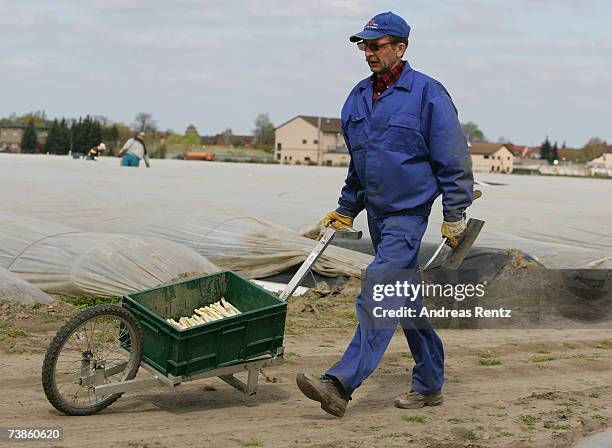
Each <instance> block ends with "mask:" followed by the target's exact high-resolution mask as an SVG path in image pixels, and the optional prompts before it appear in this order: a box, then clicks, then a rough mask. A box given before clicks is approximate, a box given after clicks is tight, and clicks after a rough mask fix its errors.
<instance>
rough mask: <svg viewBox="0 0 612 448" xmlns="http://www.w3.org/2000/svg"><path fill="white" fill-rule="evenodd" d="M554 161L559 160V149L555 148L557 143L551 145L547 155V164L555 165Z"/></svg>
mask: <svg viewBox="0 0 612 448" xmlns="http://www.w3.org/2000/svg"><path fill="white" fill-rule="evenodd" d="M555 160H559V148H558V147H557V142H555V143H554V144H553V145H552V148H550V153H548V163H550V164H551V165H552V164H553V163H555Z"/></svg>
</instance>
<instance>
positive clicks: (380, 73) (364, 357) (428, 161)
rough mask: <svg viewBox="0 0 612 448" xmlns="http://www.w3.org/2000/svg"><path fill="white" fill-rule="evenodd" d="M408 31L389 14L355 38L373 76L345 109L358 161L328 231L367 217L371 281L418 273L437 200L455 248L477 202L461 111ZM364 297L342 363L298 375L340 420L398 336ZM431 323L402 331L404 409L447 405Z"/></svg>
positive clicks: (438, 345) (440, 352) (380, 16)
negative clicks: (410, 57)
mask: <svg viewBox="0 0 612 448" xmlns="http://www.w3.org/2000/svg"><path fill="white" fill-rule="evenodd" d="M409 33H410V27H409V26H408V24H407V23H406V22H405V21H404V19H402V18H401V17H399V16H397V15H395V14H393V13H391V12H386V13H381V14H378V15H377V16H375V17H374V18H373V19H371V20H370V21H369V22H368V23H367V24H366V25H365V28H364V29H363V31H361V32H360V33H358V34H355V35H353V36H351V37H350V41H351V42H356V43H357V47H358V48H359V49H360V50H362V51H365V57H366V61H367V63H368V65H369V67H370V70H371V71H372V75H371V76H370V77H369V78H366V79H364V80H363V81H361V82H359V83H358V84H357V85H356V86H355V88H354V89H353V90H352V91H351V93H350V94H349V96H348V98H347V100H346V102H345V104H344V107H343V108H342V129H343V133H344V136H345V139H346V144H347V147H348V150H349V152H350V154H351V162H350V165H349V169H348V175H347V177H346V181H345V185H344V188H343V189H342V193H341V196H340V199H339V201H338V203H339V205H340V206H339V207H338V208H337V209H336V210H335V211H332V212H330V213H329V214H328V215H327V216H326V217H325V218H324V220H323V224H324V225H325V226H329V225H331V226H333V227H334V228H338V229H341V228H342V227H343V226H349V227H351V226H352V225H353V219H354V218H355V216H357V214H359V213H360V212H361V211H362V210H364V209H365V210H366V211H367V215H368V227H369V229H370V236H371V238H372V243H373V245H374V249H375V251H376V256H375V257H374V261H373V262H372V263H371V264H370V265H369V266H368V268H367V270H366V278H367V276H368V273H371V272H375V271H376V270H378V271H386V272H389V271H392V270H398V271H399V270H412V272H418V271H417V270H418V268H419V263H418V252H419V247H420V244H421V239H422V238H423V234H424V233H425V229H426V228H427V220H428V217H429V213H430V211H431V207H432V204H433V202H434V200H435V199H436V198H437V197H438V196H439V195H440V194H442V204H443V213H444V222H443V224H442V235H443V236H446V237H448V242H449V244H450V245H451V246H454V247H456V246H457V245H458V244H459V241H460V239H461V236H462V234H463V232H465V229H466V223H465V214H464V211H465V209H466V208H467V207H469V206H470V205H471V203H472V199H473V197H472V195H473V193H472V190H473V176H472V169H471V161H470V156H469V153H468V147H467V141H466V138H465V135H464V133H463V130H462V128H461V125H460V123H459V120H458V117H457V110H456V109H455V106H454V105H453V102H452V100H451V98H450V96H449V94H448V92H447V91H446V89H445V88H444V87H443V86H442V84H440V83H439V82H438V81H436V80H434V79H432V78H430V77H429V76H427V75H424V74H422V73H420V72H417V71H415V70H413V69H412V68H411V67H410V65H409V64H408V62H406V61H403V60H402V57H403V55H404V52H405V51H406V48H407V46H408V35H409ZM418 281H420V277H419V280H418ZM364 294H367V291H366V288H365V287H364V288H363V289H362V291H361V293H360V295H359V296H358V297H357V299H356V307H357V315H358V317H359V322H360V323H359V325H358V326H357V330H356V332H355V335H354V337H353V339H352V341H351V342H350V344H349V346H348V348H347V349H346V352H345V353H344V355H343V357H342V359H341V360H340V361H338V362H337V363H336V364H335V365H334V366H332V367H331V368H330V369H329V370H328V371H327V372H325V374H324V375H323V376H321V377H317V376H314V375H311V374H304V373H300V374H298V376H297V384H298V387H299V388H300V390H301V391H302V392H303V393H304V394H305V395H306V396H307V397H308V398H310V399H313V400H316V401H319V402H320V403H321V407H322V408H323V409H324V410H325V411H327V412H328V413H330V414H332V415H335V416H337V417H341V416H342V415H344V411H345V409H346V405H347V403H348V401H349V400H350V399H351V395H352V394H353V392H354V391H355V389H357V387H359V386H360V385H361V383H362V382H363V381H364V380H365V379H366V378H367V377H368V376H369V375H370V374H371V373H372V372H373V371H374V370H375V369H376V367H377V366H378V364H379V363H380V360H381V359H382V356H383V354H384V352H385V350H386V348H387V346H388V345H389V342H390V341H391V338H392V336H393V333H394V332H395V328H385V329H380V328H373V327H372V326H370V327H369V328H368V325H367V323H368V322H371V321H372V319H371V317H368V316H366V315H365V308H364V306H363V304H364V303H365V300H366V299H365V296H364ZM418 303H419V305H418V306H420V297H419V299H418ZM368 319H369V320H368ZM393 324H394V325H395V326H397V322H395V321H394V322H393ZM427 324H428V326H426V327H423V326H419V327H418V328H415V327H412V328H411V327H409V326H407V327H404V325H402V326H403V327H404V334H405V336H406V338H407V340H408V344H409V346H410V351H411V352H412V356H413V358H414V362H415V366H414V368H413V371H412V385H411V387H410V389H409V391H408V393H406V394H404V395H401V396H399V397H397V398H396V400H395V405H396V406H397V407H400V408H419V407H422V406H435V405H438V404H440V403H442V391H441V389H442V385H443V383H444V350H443V347H442V341H441V340H440V338H439V337H438V335H437V334H436V332H435V331H434V329H433V328H432V327H431V326H430V325H429V323H428V322H427Z"/></svg>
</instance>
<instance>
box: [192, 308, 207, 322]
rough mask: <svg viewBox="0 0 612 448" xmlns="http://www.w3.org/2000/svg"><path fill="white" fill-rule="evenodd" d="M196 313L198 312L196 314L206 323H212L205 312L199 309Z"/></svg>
mask: <svg viewBox="0 0 612 448" xmlns="http://www.w3.org/2000/svg"><path fill="white" fill-rule="evenodd" d="M194 311H195V312H196V314H198V315H199V316H200V319H202V320H203V321H204V322H210V321H211V318H210V317H209V316H208V314H206V313H205V312H204V311H202V310H200V309H197V308H196V309H195V310H194Z"/></svg>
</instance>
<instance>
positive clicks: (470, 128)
mask: <svg viewBox="0 0 612 448" xmlns="http://www.w3.org/2000/svg"><path fill="white" fill-rule="evenodd" d="M461 127H462V128H463V133H464V134H465V138H467V140H468V142H482V141H484V140H485V136H484V134H483V133H482V131H481V130H480V129H479V128H478V125H477V124H476V123H474V122H473V121H468V122H467V123H461Z"/></svg>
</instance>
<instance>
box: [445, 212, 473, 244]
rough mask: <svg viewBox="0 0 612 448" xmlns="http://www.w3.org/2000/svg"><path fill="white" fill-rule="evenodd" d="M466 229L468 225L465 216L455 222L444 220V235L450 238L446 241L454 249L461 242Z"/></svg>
mask: <svg viewBox="0 0 612 448" xmlns="http://www.w3.org/2000/svg"><path fill="white" fill-rule="evenodd" d="M465 229H467V225H466V224H465V219H463V218H461V220H459V221H455V222H447V221H444V222H443V223H442V236H444V237H446V238H448V240H447V242H446V243H447V244H448V245H449V246H450V247H452V248H453V249H456V248H457V246H459V243H460V242H461V238H462V237H463V233H464V232H465Z"/></svg>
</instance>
